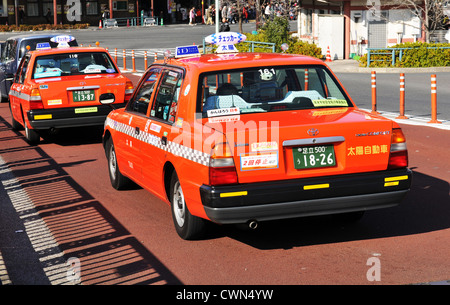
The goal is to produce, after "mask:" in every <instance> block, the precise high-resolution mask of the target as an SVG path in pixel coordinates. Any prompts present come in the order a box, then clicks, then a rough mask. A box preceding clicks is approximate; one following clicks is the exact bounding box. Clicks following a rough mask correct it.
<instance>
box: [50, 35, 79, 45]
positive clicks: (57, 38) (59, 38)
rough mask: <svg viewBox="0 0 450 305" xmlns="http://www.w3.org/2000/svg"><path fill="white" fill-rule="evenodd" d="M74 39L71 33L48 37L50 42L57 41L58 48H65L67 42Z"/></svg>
mask: <svg viewBox="0 0 450 305" xmlns="http://www.w3.org/2000/svg"><path fill="white" fill-rule="evenodd" d="M73 40H75V37H73V36H71V35H59V36H55V37H52V38H50V41H51V42H55V43H58V48H67V47H70V46H69V42H71V41H73Z"/></svg>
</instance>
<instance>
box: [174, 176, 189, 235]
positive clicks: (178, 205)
mask: <svg viewBox="0 0 450 305" xmlns="http://www.w3.org/2000/svg"><path fill="white" fill-rule="evenodd" d="M172 208H173V212H174V215H175V220H176V221H177V224H178V226H179V227H182V226H183V225H184V221H185V217H186V204H185V201H184V195H183V190H182V189H181V185H180V182H179V181H177V182H176V183H175V186H174V192H173V207H172Z"/></svg>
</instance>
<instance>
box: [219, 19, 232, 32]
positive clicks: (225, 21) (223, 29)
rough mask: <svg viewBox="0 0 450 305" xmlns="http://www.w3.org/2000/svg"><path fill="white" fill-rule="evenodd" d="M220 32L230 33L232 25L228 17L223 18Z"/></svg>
mask: <svg viewBox="0 0 450 305" xmlns="http://www.w3.org/2000/svg"><path fill="white" fill-rule="evenodd" d="M219 31H220V32H229V31H230V25H229V24H228V19H227V18H226V17H223V18H222V24H221V25H220V30H219Z"/></svg>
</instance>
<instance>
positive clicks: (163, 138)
mask: <svg viewBox="0 0 450 305" xmlns="http://www.w3.org/2000/svg"><path fill="white" fill-rule="evenodd" d="M161 144H162V145H167V137H162V138H161Z"/></svg>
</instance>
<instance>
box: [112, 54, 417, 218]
mask: <svg viewBox="0 0 450 305" xmlns="http://www.w3.org/2000/svg"><path fill="white" fill-rule="evenodd" d="M305 71H306V72H305ZM314 71H315V72H314ZM308 73H309V75H305V74H308ZM308 77H309V79H308ZM319 78H323V80H324V81H322V82H321V81H320V80H319ZM314 81H315V82H316V83H313V82H314ZM230 82H231V83H233V84H234V86H235V87H238V91H237V93H233V94H230V93H228V95H226V98H224V99H223V101H219V98H221V97H218V96H219V93H220V92H219V91H220V89H219V87H220V86H221V85H222V84H223V83H230ZM319 85H321V86H319ZM308 86H309V87H308ZM325 95H327V96H325ZM333 95H335V96H333ZM230 96H231V98H230ZM166 97H167V99H168V100H167V101H166V100H165V98H166ZM209 100H214V101H213V102H212V104H214V103H215V106H211V105H210V104H211V103H210V102H209ZM305 101H307V102H308V103H309V106H298V105H300V103H303V102H305ZM220 103H222V105H220ZM108 141H111V142H113V143H114V149H115V159H116V160H117V170H120V173H121V174H122V175H123V176H125V177H127V178H130V179H131V180H133V181H135V182H136V183H138V184H139V185H141V186H142V187H144V188H145V189H147V190H149V191H150V192H152V193H153V194H155V195H157V196H159V197H160V198H161V199H163V200H165V201H167V202H169V203H170V202H171V203H172V206H173V205H176V204H177V203H176V202H174V198H172V196H173V192H172V191H171V189H170V188H171V185H170V181H171V176H174V175H176V177H177V178H178V180H179V183H180V185H181V189H182V195H183V197H184V198H183V199H184V200H185V203H186V206H187V209H188V211H189V213H190V214H192V215H193V216H194V217H197V218H201V219H207V220H210V221H213V222H216V223H224V224H226V223H245V222H248V221H263V220H273V219H282V218H289V217H298V216H308V215H321V214H333V213H347V212H354V211H364V210H368V209H374V208H381V207H388V206H393V205H396V204H399V203H400V201H401V200H402V198H403V197H404V196H405V194H406V192H407V191H408V189H409V187H410V184H411V171H410V170H409V169H408V168H407V163H408V161H407V150H406V143H405V138H404V136H403V134H402V133H401V129H400V128H399V126H398V125H397V124H396V123H395V122H393V121H391V120H389V119H386V118H384V117H381V116H379V115H374V114H371V113H369V112H366V111H363V110H360V109H358V108H357V107H356V106H355V105H354V103H353V101H352V100H351V99H350V97H349V96H348V94H347V93H346V91H345V89H343V87H342V85H341V84H340V82H339V81H338V80H337V78H336V76H335V75H334V74H333V73H332V72H331V71H330V70H329V69H328V67H327V66H326V65H325V64H324V63H323V62H322V61H320V60H317V59H313V58H310V57H306V56H298V55H288V54H267V53H241V54H207V55H201V56H200V55H199V56H193V57H186V58H179V59H173V58H172V59H168V60H167V62H165V63H163V62H160V63H154V64H153V65H151V66H150V67H149V69H148V70H147V72H146V73H145V74H144V76H143V77H142V78H141V80H140V82H139V84H138V85H137V86H136V88H135V92H134V94H133V96H132V97H131V99H130V101H129V103H128V105H127V107H126V108H124V109H119V110H115V111H112V112H111V113H110V114H109V116H108V118H107V121H106V124H105V133H104V143H107V142H108ZM107 156H108V152H107ZM177 198H178V197H177Z"/></svg>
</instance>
